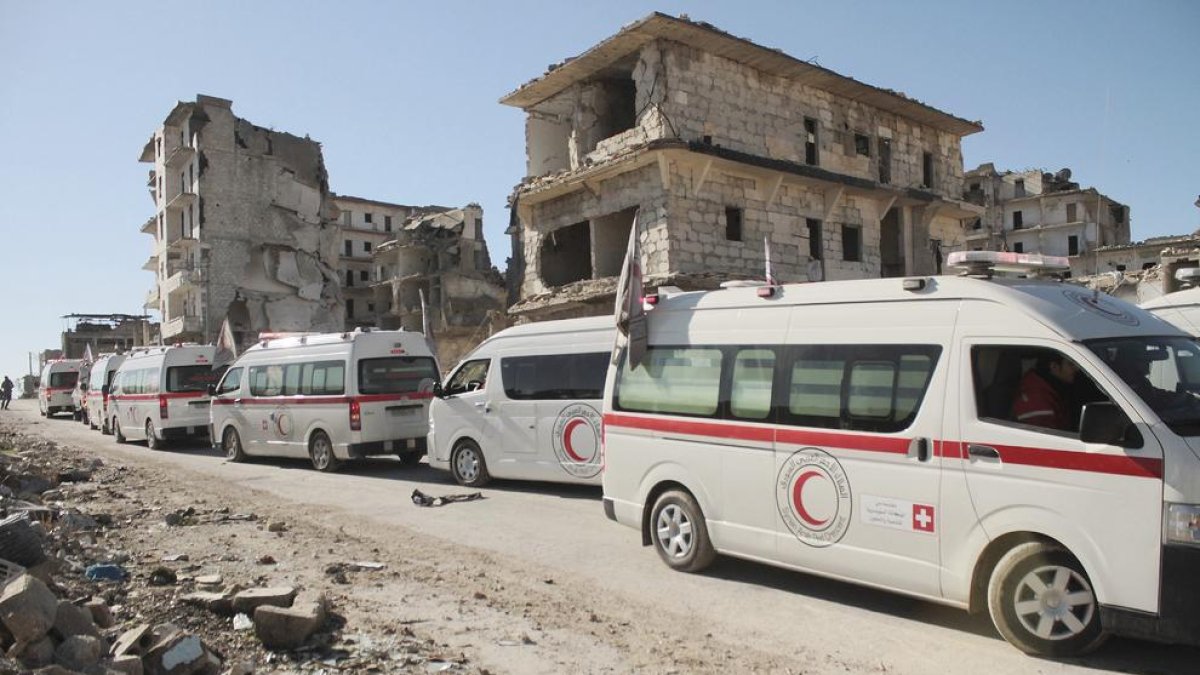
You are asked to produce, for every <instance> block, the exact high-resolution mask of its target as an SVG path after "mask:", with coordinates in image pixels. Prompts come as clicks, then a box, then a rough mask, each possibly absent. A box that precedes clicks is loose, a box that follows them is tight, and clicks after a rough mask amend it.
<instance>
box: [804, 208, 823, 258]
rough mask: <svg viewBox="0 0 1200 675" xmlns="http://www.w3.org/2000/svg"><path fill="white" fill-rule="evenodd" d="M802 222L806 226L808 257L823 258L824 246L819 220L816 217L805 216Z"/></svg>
mask: <svg viewBox="0 0 1200 675" xmlns="http://www.w3.org/2000/svg"><path fill="white" fill-rule="evenodd" d="M804 224H805V226H806V227H807V228H808V257H809V258H811V259H813V260H824V259H825V253H824V246H822V241H821V221H820V220H817V219H816V218H805V219H804Z"/></svg>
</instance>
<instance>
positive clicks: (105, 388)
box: [100, 384, 109, 396]
mask: <svg viewBox="0 0 1200 675" xmlns="http://www.w3.org/2000/svg"><path fill="white" fill-rule="evenodd" d="M108 391H109V390H108V385H107V384H105V385H101V386H100V394H101V395H102V396H108Z"/></svg>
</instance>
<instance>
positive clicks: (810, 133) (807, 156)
mask: <svg viewBox="0 0 1200 675" xmlns="http://www.w3.org/2000/svg"><path fill="white" fill-rule="evenodd" d="M804 163H805V164H807V165H809V166H819V165H820V163H821V156H820V153H819V152H818V150H817V121H816V120H815V119H813V118H811V117H805V118H804Z"/></svg>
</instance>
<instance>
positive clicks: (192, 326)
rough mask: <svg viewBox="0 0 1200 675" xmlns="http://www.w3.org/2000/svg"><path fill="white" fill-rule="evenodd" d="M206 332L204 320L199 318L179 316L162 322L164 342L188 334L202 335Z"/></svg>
mask: <svg viewBox="0 0 1200 675" xmlns="http://www.w3.org/2000/svg"><path fill="white" fill-rule="evenodd" d="M203 330H204V319H202V318H201V317H198V316H177V317H175V318H173V319H168V320H166V321H163V322H162V328H161V332H162V338H163V341H164V342H166V341H167V340H169V339H171V338H174V337H176V336H178V335H184V334H187V333H197V334H198V333H200V332H201V331H203Z"/></svg>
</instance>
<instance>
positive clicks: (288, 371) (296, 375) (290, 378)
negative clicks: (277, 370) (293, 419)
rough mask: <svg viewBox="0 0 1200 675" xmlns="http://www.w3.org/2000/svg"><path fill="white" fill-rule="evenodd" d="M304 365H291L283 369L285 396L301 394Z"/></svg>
mask: <svg viewBox="0 0 1200 675" xmlns="http://www.w3.org/2000/svg"><path fill="white" fill-rule="evenodd" d="M301 367H302V364H299V363H289V364H288V365H286V366H284V368H283V395H284V396H295V395H297V394H299V393H300V369H301Z"/></svg>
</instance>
